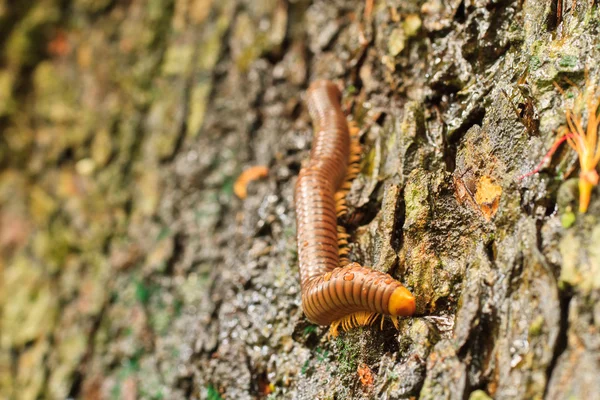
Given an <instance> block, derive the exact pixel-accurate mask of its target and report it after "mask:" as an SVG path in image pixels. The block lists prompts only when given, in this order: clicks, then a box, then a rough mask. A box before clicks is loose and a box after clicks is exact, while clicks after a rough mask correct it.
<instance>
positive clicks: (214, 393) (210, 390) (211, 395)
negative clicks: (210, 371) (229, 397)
mask: <svg viewBox="0 0 600 400" xmlns="http://www.w3.org/2000/svg"><path fill="white" fill-rule="evenodd" d="M206 398H207V399H208V400H223V398H222V397H221V394H220V393H219V391H218V390H217V389H215V387H214V386H213V385H208V386H207V387H206Z"/></svg>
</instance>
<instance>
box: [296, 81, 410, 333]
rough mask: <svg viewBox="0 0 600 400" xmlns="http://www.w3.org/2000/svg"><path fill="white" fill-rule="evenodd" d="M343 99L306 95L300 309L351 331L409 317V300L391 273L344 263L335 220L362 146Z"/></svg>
mask: <svg viewBox="0 0 600 400" xmlns="http://www.w3.org/2000/svg"><path fill="white" fill-rule="evenodd" d="M340 97H341V94H340V92H339V90H338V88H337V86H336V85H335V84H333V83H332V82H330V81H316V82H314V83H313V84H311V86H310V87H309V89H308V93H307V103H308V110H309V113H310V115H311V118H312V121H313V128H314V138H313V146H312V151H311V155H310V160H309V162H308V164H307V165H306V166H305V167H304V168H302V170H301V171H300V174H299V176H298V181H297V183H296V222H297V229H298V233H297V240H298V255H299V261H300V279H301V286H302V308H303V310H304V313H305V314H306V316H307V318H308V319H309V320H311V321H312V322H314V323H316V324H319V325H329V324H331V332H332V333H333V334H334V335H335V334H337V327H338V326H339V325H341V326H342V328H344V329H349V328H351V327H353V326H356V325H368V324H371V323H373V322H374V321H375V320H376V318H377V317H378V316H380V315H381V316H383V315H387V316H390V317H391V318H392V321H393V322H394V324H395V325H396V324H397V317H398V316H409V315H412V314H413V313H414V311H415V299H414V297H413V296H412V294H411V293H410V292H409V291H408V290H407V289H406V288H405V287H404V286H402V284H401V283H400V282H398V281H397V280H395V279H393V278H392V277H391V276H390V275H388V274H384V273H382V272H378V271H375V270H372V269H370V268H366V267H362V266H360V265H359V264H357V263H350V262H349V261H348V259H347V258H346V257H345V255H346V254H347V250H348V249H347V248H346V247H345V245H346V244H347V242H346V239H347V237H348V235H347V234H346V232H345V230H344V229H343V227H341V226H338V224H337V218H338V216H340V215H343V214H344V213H345V212H346V206H345V196H346V194H347V192H348V190H349V189H350V183H351V180H352V179H354V178H355V177H356V175H357V173H358V160H359V157H360V156H359V152H360V146H359V144H358V139H357V135H356V132H355V130H351V129H350V127H349V126H348V122H347V121H346V116H345V115H344V113H343V112H342V109H341V106H340ZM382 322H383V319H382Z"/></svg>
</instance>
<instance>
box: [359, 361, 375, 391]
mask: <svg viewBox="0 0 600 400" xmlns="http://www.w3.org/2000/svg"><path fill="white" fill-rule="evenodd" d="M357 372H358V379H359V380H360V383H361V384H362V385H363V386H365V387H369V386H372V385H373V381H374V379H373V372H372V371H371V368H369V366H368V365H367V364H365V363H362V364H360V365H359V366H358V370H357Z"/></svg>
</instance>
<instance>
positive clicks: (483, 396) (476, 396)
mask: <svg viewBox="0 0 600 400" xmlns="http://www.w3.org/2000/svg"><path fill="white" fill-rule="evenodd" d="M469 400H492V398H491V397H490V396H489V395H488V394H487V393H486V392H484V391H483V390H475V391H474V392H471V394H470V395H469Z"/></svg>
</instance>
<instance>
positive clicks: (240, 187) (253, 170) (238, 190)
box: [233, 165, 269, 200]
mask: <svg viewBox="0 0 600 400" xmlns="http://www.w3.org/2000/svg"><path fill="white" fill-rule="evenodd" d="M268 174H269V168H267V167H265V166H263V165H256V166H254V167H250V168H247V169H246V170H245V171H244V172H242V173H241V174H240V176H238V178H237V179H236V181H235V183H234V184H233V192H234V193H235V195H236V196H237V197H239V198H240V199H242V200H243V199H245V198H246V197H247V196H248V184H249V183H250V182H252V181H255V180H257V179H260V178H264V177H266V176H267V175H268Z"/></svg>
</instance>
